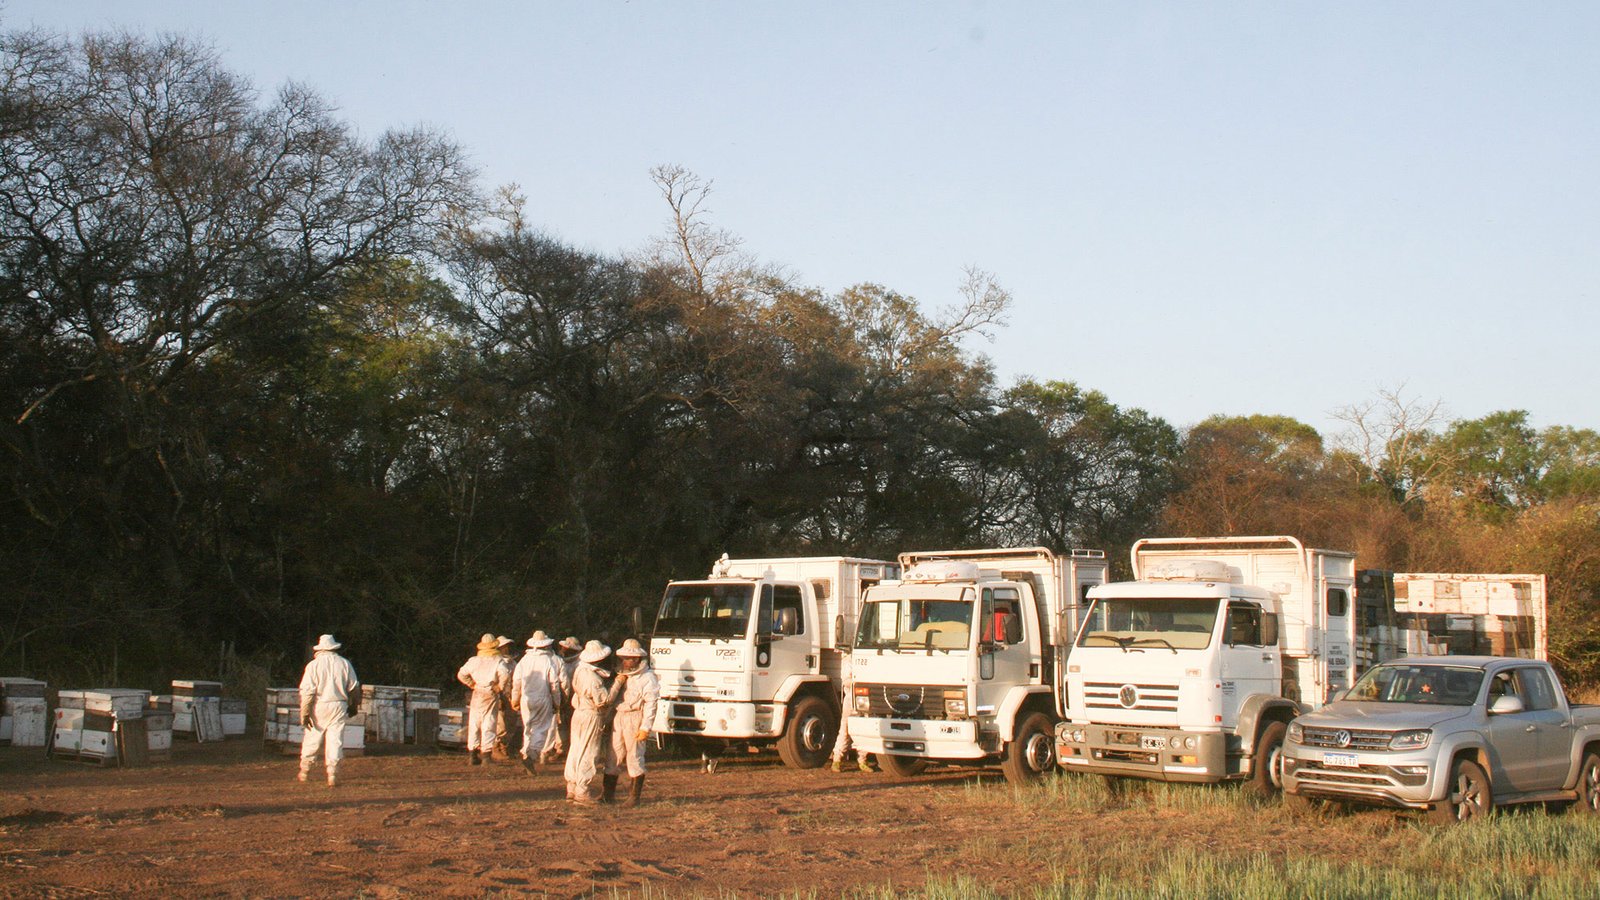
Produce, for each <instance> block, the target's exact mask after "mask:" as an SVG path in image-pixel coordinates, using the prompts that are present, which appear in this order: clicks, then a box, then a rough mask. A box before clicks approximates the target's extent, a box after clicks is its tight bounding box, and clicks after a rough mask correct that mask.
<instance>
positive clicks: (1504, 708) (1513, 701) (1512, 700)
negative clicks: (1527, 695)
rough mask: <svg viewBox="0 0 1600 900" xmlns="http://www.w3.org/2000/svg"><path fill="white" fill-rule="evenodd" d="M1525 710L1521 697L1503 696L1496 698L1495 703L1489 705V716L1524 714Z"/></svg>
mask: <svg viewBox="0 0 1600 900" xmlns="http://www.w3.org/2000/svg"><path fill="white" fill-rule="evenodd" d="M1523 709H1525V707H1524V706H1523V705H1522V698H1521V697H1517V696H1513V695H1511V694H1502V695H1501V696H1499V697H1496V698H1494V702H1493V703H1491V704H1489V715H1491V716H1504V715H1509V714H1511V713H1519V712H1522V711H1523Z"/></svg>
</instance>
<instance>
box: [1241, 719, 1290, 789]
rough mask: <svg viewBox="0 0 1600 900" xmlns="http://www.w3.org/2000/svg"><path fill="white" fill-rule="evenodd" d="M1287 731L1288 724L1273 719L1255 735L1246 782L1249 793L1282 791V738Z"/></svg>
mask: <svg viewBox="0 0 1600 900" xmlns="http://www.w3.org/2000/svg"><path fill="white" fill-rule="evenodd" d="M1288 733H1289V726H1288V725H1285V724H1283V723H1282V722H1279V721H1276V720H1274V721H1271V722H1268V723H1267V724H1266V725H1264V726H1262V728H1261V733H1260V734H1258V735H1256V749H1255V753H1254V754H1252V760H1251V765H1250V780H1249V781H1248V782H1246V786H1247V787H1248V788H1249V790H1250V792H1251V793H1254V794H1259V795H1261V796H1263V797H1270V796H1272V795H1273V794H1277V793H1280V792H1282V791H1283V739H1284V736H1285V735H1287V734H1288Z"/></svg>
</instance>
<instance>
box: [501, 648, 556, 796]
mask: <svg viewBox="0 0 1600 900" xmlns="http://www.w3.org/2000/svg"><path fill="white" fill-rule="evenodd" d="M555 642H556V641H555V638H552V637H550V636H548V635H546V634H545V633H544V632H543V631H535V632H534V633H533V637H530V638H528V652H527V653H524V654H523V655H522V659H520V660H518V661H517V667H516V669H514V670H513V671H512V673H511V707H512V708H513V709H515V710H516V711H517V712H519V713H521V714H522V750H521V751H520V755H521V756H522V766H523V768H525V769H527V770H528V771H530V772H532V773H534V774H535V775H537V774H539V772H540V767H541V766H542V765H543V764H544V758H545V753H546V751H548V750H549V749H550V748H551V746H552V744H553V743H554V741H552V738H553V737H554V735H555V734H556V728H555V722H556V714H557V713H558V712H560V710H561V699H562V698H563V697H565V696H566V694H567V668H566V666H564V665H562V664H561V657H559V656H557V655H556V654H555V651H553V650H551V649H550V646H551V645H552V644H554V643H555Z"/></svg>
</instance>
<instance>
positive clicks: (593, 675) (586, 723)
mask: <svg viewBox="0 0 1600 900" xmlns="http://www.w3.org/2000/svg"><path fill="white" fill-rule="evenodd" d="M610 655H611V648H610V647H607V646H606V645H604V644H602V643H600V642H599V641H590V642H589V643H588V644H586V645H584V648H583V652H582V653H580V654H578V667H577V669H575V670H573V673H572V733H571V736H570V744H569V745H568V747H567V769H566V777H567V799H568V800H571V801H572V802H574V803H581V804H583V805H585V806H593V805H595V797H594V787H593V785H594V776H595V773H596V772H598V771H599V769H600V755H601V754H602V753H604V752H605V746H604V738H605V729H606V724H607V723H606V719H607V717H609V716H610V714H611V709H612V707H613V705H614V704H615V703H616V699H617V693H618V692H619V691H620V690H621V686H620V685H613V684H611V683H610V682H611V676H610V674H609V673H607V672H606V671H605V670H604V669H602V668H600V667H599V666H597V665H596V663H598V662H600V661H602V660H604V659H605V658H606V657H608V656H610Z"/></svg>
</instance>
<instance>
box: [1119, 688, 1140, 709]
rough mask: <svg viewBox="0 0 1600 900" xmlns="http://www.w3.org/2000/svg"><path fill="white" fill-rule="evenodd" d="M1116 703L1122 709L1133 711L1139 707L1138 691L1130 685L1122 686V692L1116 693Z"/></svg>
mask: <svg viewBox="0 0 1600 900" xmlns="http://www.w3.org/2000/svg"><path fill="white" fill-rule="evenodd" d="M1117 702H1118V703H1121V704H1122V708H1123V709H1133V708H1134V707H1135V706H1138V705H1139V689H1138V688H1136V687H1134V686H1133V685H1131V684H1125V685H1123V686H1122V690H1120V691H1118V692H1117Z"/></svg>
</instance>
